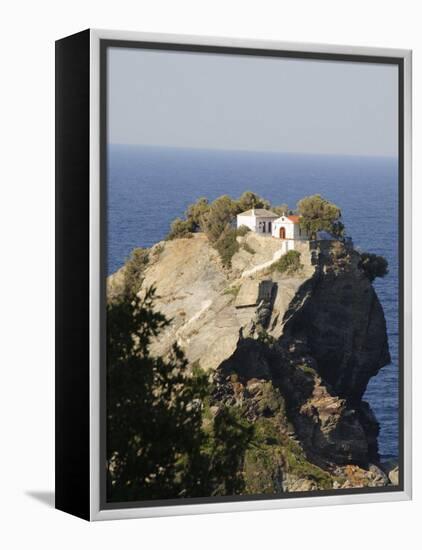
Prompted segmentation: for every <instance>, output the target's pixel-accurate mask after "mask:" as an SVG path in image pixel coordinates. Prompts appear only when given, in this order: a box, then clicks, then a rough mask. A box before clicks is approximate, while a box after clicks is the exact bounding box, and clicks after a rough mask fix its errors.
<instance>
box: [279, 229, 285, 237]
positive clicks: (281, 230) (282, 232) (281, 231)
mask: <svg viewBox="0 0 422 550" xmlns="http://www.w3.org/2000/svg"><path fill="white" fill-rule="evenodd" d="M285 238H286V228H285V227H280V239H285Z"/></svg>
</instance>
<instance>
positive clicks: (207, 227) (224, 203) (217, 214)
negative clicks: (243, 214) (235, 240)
mask: <svg viewBox="0 0 422 550" xmlns="http://www.w3.org/2000/svg"><path fill="white" fill-rule="evenodd" d="M236 209H237V205H236V202H235V201H233V200H232V199H231V198H230V197H229V196H228V195H222V196H221V197H218V199H215V201H214V202H213V203H211V206H210V208H209V210H208V212H206V214H204V216H203V217H202V220H201V229H202V230H203V231H204V232H205V233H206V235H207V237H208V239H209V240H210V242H211V243H212V244H214V243H216V242H217V241H218V239H219V237H220V235H221V234H222V233H223V231H224V230H225V229H226V227H227V225H229V224H231V222H232V221H233V219H234V216H235V215H236V211H237V210H236Z"/></svg>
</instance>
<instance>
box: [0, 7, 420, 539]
mask: <svg viewBox="0 0 422 550" xmlns="http://www.w3.org/2000/svg"><path fill="white" fill-rule="evenodd" d="M0 10H1V20H2V22H3V25H2V32H1V33H0V40H1V51H2V75H1V76H2V88H1V93H2V101H1V102H0V120H1V121H2V132H1V137H0V139H1V140H2V152H3V155H2V164H1V166H2V185H1V186H0V194H1V197H0V208H1V213H0V229H1V235H2V245H1V247H2V248H1V249H2V268H1V270H0V284H1V288H2V301H1V315H2V317H1V319H2V323H1V329H2V332H1V334H2V345H1V347H0V354H1V356H0V365H1V367H2V373H3V377H2V384H1V399H0V417H1V419H2V442H3V445H2V452H1V454H0V465H1V473H2V484H1V499H0V507H1V510H0V514H1V515H0V517H1V523H2V528H1V532H0V539H1V541H2V543H3V546H4V547H5V548H11V549H15V548H16V549H17V548H30V549H31V550H38V549H43V550H49V549H55V548H59V547H60V548H61V549H63V550H75V549H78V548H81V549H82V548H94V547H95V548H98V549H99V550H107V549H113V550H116V549H125V548H131V547H134V546H137V547H139V548H141V547H142V548H145V549H151V548H154V549H156V550H161V549H166V550H168V549H172V550H178V549H184V550H188V549H192V550H193V549H195V550H198V549H199V548H200V549H201V550H216V549H221V550H223V549H226V548H241V549H242V550H261V549H262V550H266V549H272V548H278V547H280V548H293V547H294V548H297V549H298V550H302V549H311V550H322V549H324V550H325V549H327V548H333V549H335V548H337V547H338V548H341V550H356V549H357V548H365V549H379V550H397V549H398V548H411V549H413V548H416V546H417V544H418V543H417V541H418V540H419V541H420V537H421V534H420V533H421V527H420V523H421V521H420V518H421V516H422V504H421V502H422V501H421V471H422V470H421V467H420V465H421V464H422V455H421V431H422V430H421V423H422V414H421V413H422V400H421V399H416V400H415V404H414V407H415V417H414V426H415V431H414V433H415V438H414V453H415V461H414V463H415V468H414V478H415V499H414V502H404V503H400V502H399V503H391V504H382V505H354V506H347V507H344V506H343V507H342V506H339V507H328V508H308V509H297V510H294V509H291V510H284V511H271V512H254V513H243V514H240V513H239V514H224V515H213V516H200V517H199V516H198V517H184V518H166V519H159V520H129V521H120V522H108V523H103V524H95V525H88V524H87V523H85V522H82V521H81V520H77V519H75V518H72V517H71V516H68V515H65V514H62V513H60V512H56V511H54V510H53V509H52V508H51V507H49V506H45V505H44V504H43V503H42V502H41V501H40V499H41V500H43V499H44V500H48V499H49V498H51V497H50V496H49V495H50V493H51V491H52V490H53V486H54V480H53V472H54V447H53V438H54V420H53V410H54V384H53V382H54V375H53V373H54V371H53V364H54V338H53V329H54V310H53V304H54V248H53V245H54V238H53V225H54V217H53V209H54V186H53V182H54V47H53V41H54V40H55V39H56V38H59V37H62V36H64V35H67V34H71V33H73V32H76V31H79V30H81V29H83V28H86V27H89V26H92V27H99V28H115V29H128V30H144V31H157V32H158V31H160V32H174V33H188V34H189V33H191V34H209V35H222V36H238V37H251V38H261V39H274V40H291V41H306V42H328V43H334V44H336V43H339V44H355V45H362V44H363V45H368V46H391V47H404V48H414V49H415V55H414V83H415V86H414V87H415V94H414V97H415V101H416V106H415V132H414V151H415V153H416V154H415V170H414V181H415V185H414V199H413V203H414V204H415V205H416V207H418V205H420V204H422V186H421V185H417V183H418V182H420V181H422V171H421V161H420V158H421V155H420V151H421V150H422V120H421V116H420V113H421V107H420V105H421V97H422V87H421V79H422V33H421V32H420V21H421V13H420V2H417V1H414V0H401V1H398V0H395V1H391V0H371V1H369V0H354V1H353V2H347V1H342V2H339V0H318V2H316V1H315V0H306V1H305V0H296V1H294V2H292V1H287V0H285V1H283V0H261V1H260V2H258V1H256V0H201V1H200V2H198V1H197V0H178V1H177V2H175V1H174V0H155V1H154V2H151V1H149V0H148V1H147V0H137V1H136V2H135V1H133V0H120V1H119V2H115V1H112V0H90V1H89V2H87V1H86V0H74V1H73V2H57V1H52V0H51V1H48V0H38V1H37V2H34V1H30V0H27V1H19V0H16V1H14V2H7V1H5V2H3V3H2V5H1V8H0ZM222 116H224V105H222ZM256 116H257V117H259V112H257V113H256ZM280 131H283V129H280ZM381 198H382V197H381ZM421 229H422V216H417V217H415V237H416V236H417V237H418V238H415V239H414V242H415V245H416V247H418V246H419V242H420V238H421V237H422V233H421ZM414 263H415V269H416V280H420V279H421V277H422V272H421V259H420V255H416V248H415V256H414ZM421 293H422V286H421V285H415V288H414V296H415V306H414V313H415V322H416V324H415V331H414V333H415V340H417V336H418V335H419V334H420V332H421V312H422V301H421ZM414 353H415V357H414V366H415V368H414V385H415V391H414V395H415V396H419V395H421V392H422V385H421V378H422V372H421V369H420V368H418V366H419V365H420V364H421V363H422V354H421V346H419V345H415V346H414ZM75 398H77V396H75ZM28 493H38V498H33V497H31V496H29V495H28Z"/></svg>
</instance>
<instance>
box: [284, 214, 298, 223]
mask: <svg viewBox="0 0 422 550" xmlns="http://www.w3.org/2000/svg"><path fill="white" fill-rule="evenodd" d="M287 217H288V218H289V220H292V222H293V223H299V218H300V216H296V215H293V214H292V215H291V216H287Z"/></svg>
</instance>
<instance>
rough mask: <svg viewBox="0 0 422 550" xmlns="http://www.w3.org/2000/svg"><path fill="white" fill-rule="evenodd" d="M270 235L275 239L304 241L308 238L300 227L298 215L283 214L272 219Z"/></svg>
mask: <svg viewBox="0 0 422 550" xmlns="http://www.w3.org/2000/svg"><path fill="white" fill-rule="evenodd" d="M272 227H273V231H272V235H273V237H275V238H276V239H282V240H292V241H306V240H308V239H309V236H308V233H307V232H306V231H305V230H304V229H302V228H301V227H300V224H299V216H297V215H293V214H292V215H290V216H288V215H286V214H283V215H282V216H280V217H279V218H277V219H276V220H274V221H273V224H272Z"/></svg>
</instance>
